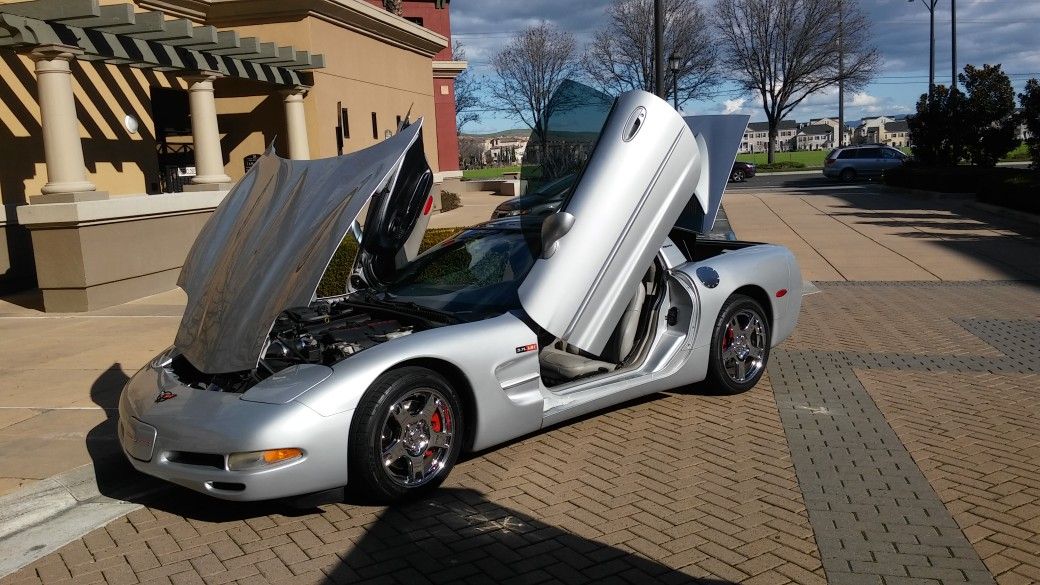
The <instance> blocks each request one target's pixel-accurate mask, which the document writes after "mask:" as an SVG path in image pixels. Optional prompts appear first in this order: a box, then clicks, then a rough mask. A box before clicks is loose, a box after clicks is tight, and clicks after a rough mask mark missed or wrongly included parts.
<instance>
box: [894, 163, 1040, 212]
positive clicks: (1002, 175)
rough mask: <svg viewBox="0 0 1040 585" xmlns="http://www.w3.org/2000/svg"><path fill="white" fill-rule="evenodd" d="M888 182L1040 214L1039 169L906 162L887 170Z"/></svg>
mask: <svg viewBox="0 0 1040 585" xmlns="http://www.w3.org/2000/svg"><path fill="white" fill-rule="evenodd" d="M884 181H885V184H887V185H892V186H895V187H903V188H907V189H923V190H926V191H938V192H940V193H974V194H975V195H976V197H977V198H978V200H979V201H982V202H985V203H990V204H992V205H1000V206H1002V207H1008V208H1011V209H1018V210H1021V211H1027V212H1030V213H1040V172H1037V171H1033V170H1028V169H1015V168H1007V167H994V168H983V167H975V166H966V165H962V166H956V167H925V166H921V165H914V164H907V165H904V166H902V167H900V168H897V169H892V170H890V171H887V172H886V173H885V178H884Z"/></svg>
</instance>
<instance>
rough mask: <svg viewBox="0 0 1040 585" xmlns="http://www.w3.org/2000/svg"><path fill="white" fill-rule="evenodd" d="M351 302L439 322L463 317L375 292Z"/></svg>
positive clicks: (455, 321)
mask: <svg viewBox="0 0 1040 585" xmlns="http://www.w3.org/2000/svg"><path fill="white" fill-rule="evenodd" d="M350 304H352V305H355V306H360V307H368V308H373V309H382V310H390V311H393V312H395V313H401V314H404V315H408V316H412V317H416V316H417V317H420V318H422V319H425V320H427V321H434V322H439V323H453V324H454V323H461V322H462V319H459V318H458V317H456V316H455V315H454V314H452V313H449V312H447V311H439V310H437V309H431V308H430V307H427V306H425V305H420V304H418V303H415V302H412V301H391V300H387V299H381V298H378V297H376V296H375V295H374V294H370V295H367V296H365V297H364V298H363V299H361V300H360V302H359V301H350Z"/></svg>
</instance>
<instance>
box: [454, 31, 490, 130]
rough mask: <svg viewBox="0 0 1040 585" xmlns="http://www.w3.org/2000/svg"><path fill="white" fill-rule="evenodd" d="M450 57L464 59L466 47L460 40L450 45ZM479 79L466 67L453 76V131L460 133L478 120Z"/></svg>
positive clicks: (480, 103) (456, 59)
mask: <svg viewBox="0 0 1040 585" xmlns="http://www.w3.org/2000/svg"><path fill="white" fill-rule="evenodd" d="M451 49H452V51H451V58H452V59H453V60H455V61H465V60H466V48H465V47H464V46H463V45H462V43H461V42H460V41H455V44H454V45H452V48H451ZM480 91H481V80H480V79H479V78H477V77H474V75H473V72H471V71H470V70H469V69H466V70H465V71H463V72H462V73H459V75H458V77H456V78H455V131H456V132H457V133H459V134H461V133H462V127H463V126H465V125H466V124H470V123H473V122H479V121H480V110H482V109H483V108H484V103H483V101H482V100H481V99H480Z"/></svg>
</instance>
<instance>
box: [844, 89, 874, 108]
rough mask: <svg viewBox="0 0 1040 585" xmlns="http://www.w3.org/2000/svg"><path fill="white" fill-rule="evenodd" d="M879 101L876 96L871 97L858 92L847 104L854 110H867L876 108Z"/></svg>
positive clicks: (865, 93)
mask: <svg viewBox="0 0 1040 585" xmlns="http://www.w3.org/2000/svg"><path fill="white" fill-rule="evenodd" d="M880 103H881V100H880V99H878V98H877V97H876V96H872V95H870V94H869V93H867V92H864V91H860V92H857V93H854V94H852V101H851V102H850V103H849V105H850V106H852V107H854V108H866V109H868V110H870V109H872V108H876V107H878V105H879V104H880Z"/></svg>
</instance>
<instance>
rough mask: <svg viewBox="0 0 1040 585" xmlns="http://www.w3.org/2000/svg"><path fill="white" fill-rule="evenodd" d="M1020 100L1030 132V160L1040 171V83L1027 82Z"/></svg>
mask: <svg viewBox="0 0 1040 585" xmlns="http://www.w3.org/2000/svg"><path fill="white" fill-rule="evenodd" d="M1018 99H1019V102H1020V103H1021V104H1022V117H1021V122H1022V123H1023V124H1025V125H1026V130H1027V131H1028V132H1029V135H1028V137H1027V138H1026V145H1027V146H1029V158H1031V159H1033V168H1034V169H1036V170H1040V81H1037V80H1036V79H1030V80H1029V81H1027V82H1026V88H1025V91H1024V92H1022V93H1020V94H1018Z"/></svg>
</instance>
